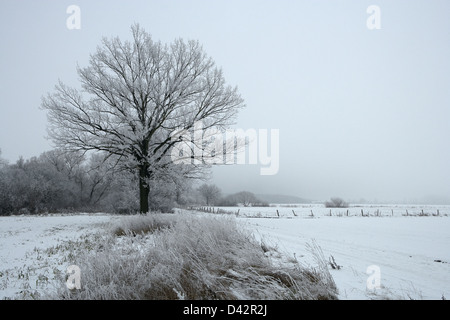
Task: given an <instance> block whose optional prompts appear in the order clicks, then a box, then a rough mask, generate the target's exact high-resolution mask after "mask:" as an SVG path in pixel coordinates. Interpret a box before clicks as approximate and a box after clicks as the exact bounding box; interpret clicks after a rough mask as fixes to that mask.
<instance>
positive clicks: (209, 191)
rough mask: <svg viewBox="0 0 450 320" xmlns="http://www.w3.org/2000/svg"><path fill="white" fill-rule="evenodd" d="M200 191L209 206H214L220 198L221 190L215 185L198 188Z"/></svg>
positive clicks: (204, 185)
mask: <svg viewBox="0 0 450 320" xmlns="http://www.w3.org/2000/svg"><path fill="white" fill-rule="evenodd" d="M198 191H199V192H200V194H201V196H202V197H203V198H204V199H205V201H206V205H207V206H209V205H210V204H213V203H214V202H215V201H216V200H217V199H219V198H220V193H221V192H220V189H219V188H218V187H217V186H216V185H214V184H206V183H204V184H202V185H201V186H200V187H199V188H198Z"/></svg>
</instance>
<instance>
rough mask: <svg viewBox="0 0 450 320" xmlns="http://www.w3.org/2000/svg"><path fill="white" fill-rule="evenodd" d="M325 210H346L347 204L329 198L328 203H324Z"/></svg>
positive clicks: (338, 199)
mask: <svg viewBox="0 0 450 320" xmlns="http://www.w3.org/2000/svg"><path fill="white" fill-rule="evenodd" d="M325 207H327V208H348V203H347V202H345V201H344V200H343V199H341V198H331V200H330V201H326V202H325Z"/></svg>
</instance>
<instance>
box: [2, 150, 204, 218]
mask: <svg viewBox="0 0 450 320" xmlns="http://www.w3.org/2000/svg"><path fill="white" fill-rule="evenodd" d="M113 165H114V164H113V163H111V162H110V161H106V160H105V158H104V157H102V156H100V155H92V156H90V157H86V156H84V155H82V154H77V153H75V154H74V153H71V154H63V153H60V152H58V151H56V150H55V151H48V152H44V153H43V154H41V155H40V156H39V157H33V158H31V159H27V160H24V159H23V158H20V159H19V160H18V161H17V162H16V163H14V164H8V163H7V162H6V161H5V160H3V159H1V158H0V215H11V214H39V213H55V212H80V211H83V212H96V211H104V212H113V213H133V212H137V211H138V210H139V198H138V196H139V190H138V182H137V177H136V176H135V175H133V174H131V173H129V172H124V171H116V170H113V168H112V166H113ZM149 198H150V199H151V201H150V202H151V210H153V211H170V210H172V208H173V207H174V206H175V205H185V204H188V203H194V202H196V201H197V198H196V194H195V193H194V192H193V191H192V188H191V186H190V185H189V184H188V183H187V182H186V183H175V182H173V181H167V180H166V181H154V182H153V183H152V187H151V193H150V196H149Z"/></svg>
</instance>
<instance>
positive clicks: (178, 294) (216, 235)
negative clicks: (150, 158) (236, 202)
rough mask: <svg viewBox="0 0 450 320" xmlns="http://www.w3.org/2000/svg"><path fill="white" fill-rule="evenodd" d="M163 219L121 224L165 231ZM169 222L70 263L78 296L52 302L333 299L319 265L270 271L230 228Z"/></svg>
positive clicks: (260, 253)
mask: <svg viewBox="0 0 450 320" xmlns="http://www.w3.org/2000/svg"><path fill="white" fill-rule="evenodd" d="M167 217H168V216H167V215H164V216H160V215H158V216H154V217H153V218H149V217H145V216H135V217H128V220H126V224H128V225H129V226H131V225H132V226H131V227H130V229H133V230H136V228H137V229H139V230H140V229H141V228H140V227H139V224H141V223H142V224H143V225H144V226H147V225H149V224H148V221H147V219H149V220H150V221H151V223H150V224H151V225H155V224H160V223H162V224H163V225H166V223H167V220H166V219H167ZM174 217H176V223H173V224H172V223H171V224H170V227H169V228H165V227H163V228H153V230H151V231H149V232H151V233H146V234H142V233H141V234H136V233H134V234H130V233H126V232H125V233H119V234H124V235H123V236H120V237H116V236H114V237H113V238H111V239H110V240H109V242H108V244H106V243H101V244H98V247H97V248H93V249H92V250H91V251H88V252H86V253H85V254H77V255H73V256H76V260H75V261H73V263H74V264H76V265H78V266H79V267H80V268H81V270H83V271H82V277H81V289H80V290H75V291H73V292H71V291H69V290H68V289H67V288H65V286H62V288H61V289H60V290H59V292H58V295H57V296H56V298H60V299H127V300H129V299H157V300H171V299H208V300H211V299H336V286H335V284H334V282H333V281H332V279H331V276H330V275H329V271H328V269H327V267H326V262H324V263H323V264H322V266H321V265H319V267H318V268H314V269H306V268H304V267H302V266H300V265H299V264H296V265H295V266H293V267H291V266H289V267H288V266H276V265H275V264H274V263H273V262H272V261H271V260H270V259H269V258H268V257H267V255H266V254H265V252H264V250H263V246H262V245H261V243H259V242H258V241H256V240H255V238H254V237H253V235H252V234H251V233H249V232H248V231H246V230H244V229H243V228H241V227H239V226H238V225H237V224H236V222H235V220H232V219H228V218H224V217H220V218H219V217H198V216H195V217H192V216H183V215H174ZM134 218H136V220H135V221H132V220H133V219H134ZM160 218H161V219H162V220H161V221H160V222H159V219H160ZM115 234H117V233H115ZM266 251H267V248H266ZM323 265H325V268H324V267H323ZM330 279H331V280H330Z"/></svg>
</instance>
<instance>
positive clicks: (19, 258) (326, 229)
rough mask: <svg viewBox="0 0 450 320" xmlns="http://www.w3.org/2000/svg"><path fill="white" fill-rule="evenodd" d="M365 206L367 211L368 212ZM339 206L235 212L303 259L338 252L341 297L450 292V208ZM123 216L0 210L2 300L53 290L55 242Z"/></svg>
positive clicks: (57, 270) (57, 271)
mask: <svg viewBox="0 0 450 320" xmlns="http://www.w3.org/2000/svg"><path fill="white" fill-rule="evenodd" d="M277 209H278V210H279V215H280V217H278V215H277V213H276V210H277ZM361 209H363V212H364V214H366V212H367V213H368V215H369V217H367V216H364V217H362V216H361ZM233 210H234V211H236V208H229V211H233ZM292 210H294V212H295V213H296V215H297V216H294V214H293V213H292ZM311 210H312V211H313V214H312V215H311ZM340 210H341V211H339V209H332V215H331V216H329V209H326V208H321V207H319V206H315V207H314V206H305V207H293V208H291V207H276V208H275V207H268V208H240V213H239V216H238V217H237V219H238V221H239V222H241V223H242V224H243V225H244V226H246V227H247V228H249V229H251V230H253V231H254V233H255V235H256V236H257V237H261V238H263V239H264V241H265V242H267V243H268V244H270V245H272V246H277V247H278V249H279V251H281V252H286V253H288V254H289V255H291V256H294V254H295V258H297V260H298V261H299V262H301V263H305V264H310V265H314V261H312V260H311V258H310V255H308V250H307V244H308V243H311V242H312V241H313V239H314V241H315V242H316V243H317V244H318V245H319V246H320V247H321V248H322V250H323V253H324V256H325V258H326V259H328V258H330V257H331V256H332V257H333V258H334V259H335V262H336V264H337V265H339V266H341V268H340V269H339V270H338V269H332V268H331V265H330V271H331V274H332V276H333V278H334V279H335V282H336V284H337V286H338V289H339V298H340V299H410V298H411V299H441V298H442V297H443V296H444V297H445V298H448V297H450V250H449V249H450V217H449V215H450V207H445V206H440V207H435V206H427V207H412V206H408V207H405V206H391V207H389V206H382V207H375V206H366V207H355V208H349V214H348V216H347V211H346V210H347V209H340ZM366 210H367V211H366ZM377 210H379V211H377ZM406 210H408V216H406ZM422 210H423V214H422ZM437 210H439V215H437ZM118 218H120V216H113V215H106V214H104V215H103V214H96V215H88V214H80V215H54V216H11V217H0V299H5V298H19V299H20V298H33V297H34V296H37V294H38V293H43V292H45V291H48V290H52V289H53V287H54V286H55V284H56V283H55V282H56V281H61V275H64V274H65V270H66V268H67V267H68V266H69V263H68V261H67V260H66V259H64V258H63V255H62V254H61V251H58V250H55V248H56V247H57V246H58V245H60V244H63V243H65V244H67V243H70V240H77V239H80V238H81V237H88V236H89V235H90V234H93V233H94V232H96V231H99V230H100V231H101V230H102V229H104V228H105V227H106V226H107V225H108V224H111V223H113V221H114V220H116V219H118ZM367 271H369V273H367ZM378 276H379V277H378ZM58 279H59V280H58ZM368 279H369V280H370V281H369V288H368V286H367V283H368ZM377 286H378V287H379V288H377ZM373 287H375V288H373Z"/></svg>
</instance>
